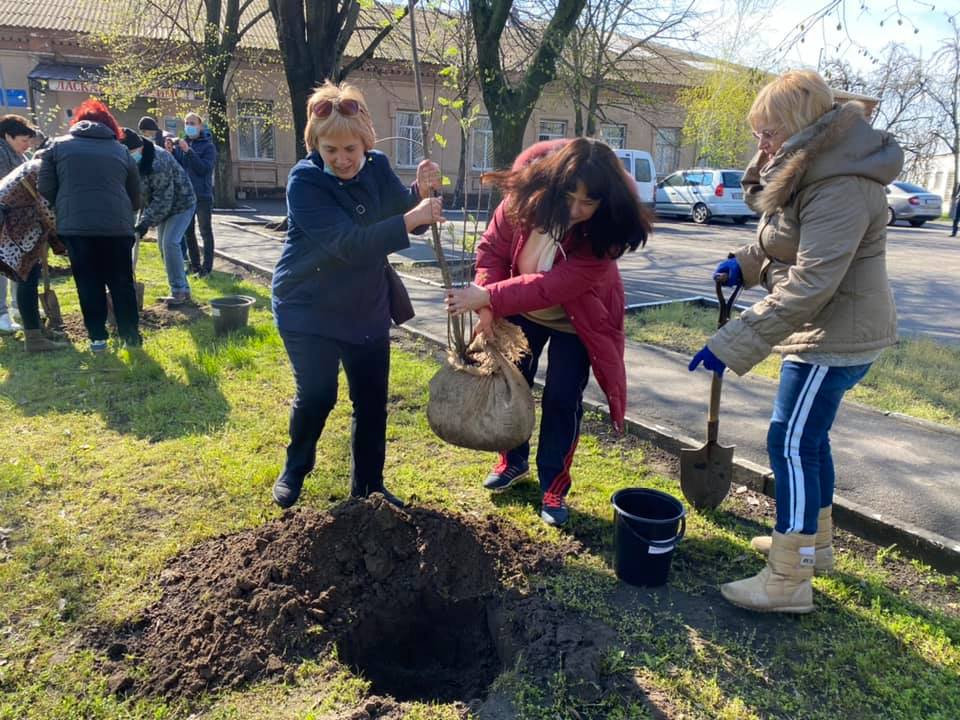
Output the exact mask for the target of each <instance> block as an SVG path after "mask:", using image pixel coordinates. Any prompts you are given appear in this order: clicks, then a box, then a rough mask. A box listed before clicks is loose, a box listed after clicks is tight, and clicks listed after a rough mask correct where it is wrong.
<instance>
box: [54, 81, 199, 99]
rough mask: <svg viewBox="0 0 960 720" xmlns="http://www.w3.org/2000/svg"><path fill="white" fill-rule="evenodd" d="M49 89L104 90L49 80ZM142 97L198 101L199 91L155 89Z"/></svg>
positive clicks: (97, 92)
mask: <svg viewBox="0 0 960 720" xmlns="http://www.w3.org/2000/svg"><path fill="white" fill-rule="evenodd" d="M47 89H48V90H53V91H55V92H71V93H80V94H82V95H100V94H102V92H103V88H102V87H101V85H100V83H98V82H96V81H91V80H57V79H53V80H47ZM140 97H147V98H155V99H158V100H196V99H197V91H196V90H188V89H186V88H155V89H153V90H145V91H144V92H142V93H140Z"/></svg>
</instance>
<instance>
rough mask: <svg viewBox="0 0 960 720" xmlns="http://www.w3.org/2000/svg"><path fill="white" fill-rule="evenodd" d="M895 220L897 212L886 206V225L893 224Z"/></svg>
mask: <svg viewBox="0 0 960 720" xmlns="http://www.w3.org/2000/svg"><path fill="white" fill-rule="evenodd" d="M896 222H897V214H896V213H895V212H894V211H893V208H892V207H888V208H887V225H895V224H896Z"/></svg>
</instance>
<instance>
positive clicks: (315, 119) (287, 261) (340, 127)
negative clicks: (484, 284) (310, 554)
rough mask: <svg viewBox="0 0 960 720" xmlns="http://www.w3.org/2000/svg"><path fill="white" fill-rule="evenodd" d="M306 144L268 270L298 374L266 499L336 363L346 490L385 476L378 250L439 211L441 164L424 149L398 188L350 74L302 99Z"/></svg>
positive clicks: (308, 430)
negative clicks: (347, 430)
mask: <svg viewBox="0 0 960 720" xmlns="http://www.w3.org/2000/svg"><path fill="white" fill-rule="evenodd" d="M307 118H308V119H307V127H306V130H305V133H304V143H305V144H306V147H307V150H308V152H309V155H307V157H306V158H305V159H303V160H301V161H300V162H298V163H297V164H296V165H295V166H294V167H293V170H291V171H290V176H289V178H288V179H287V208H288V210H287V221H288V230H287V237H286V242H285V243H284V246H283V252H282V253H281V255H280V261H279V262H278V263H277V266H276V268H275V270H274V274H273V312H274V317H275V319H276V323H277V327H278V328H279V330H280V336H281V338H282V339H283V343H284V346H285V347H286V349H287V354H288V355H289V357H290V362H291V364H292V365H293V375H294V380H295V382H296V389H297V393H296V397H295V398H294V400H293V407H292V408H291V410H290V444H289V445H288V446H287V459H286V463H285V465H284V468H283V472H282V473H281V474H280V477H279V478H277V481H276V483H275V484H274V486H273V499H274V501H275V502H276V503H277V504H278V505H280V506H281V507H284V508H287V507H290V506H291V505H293V504H294V503H295V502H296V501H297V499H298V498H299V497H300V491H301V488H302V487H303V479H304V477H305V476H306V475H307V473H308V472H310V470H311V469H313V465H314V459H315V453H316V445H317V441H318V440H319V439H320V433H321V432H322V431H323V426H324V423H325V422H326V419H327V415H329V413H330V411H331V410H332V409H333V406H334V404H335V403H336V401H337V374H338V372H339V367H340V363H341V362H342V363H343V368H344V371H345V372H346V375H347V383H348V384H349V386H350V399H351V401H352V402H353V425H352V430H351V440H352V453H353V462H352V463H351V485H350V494H351V495H353V496H354V497H366V496H367V495H369V494H370V493H371V492H379V493H382V494H383V495H384V497H386V499H387V500H389V501H390V502H392V503H394V504H397V505H402V503H401V501H400V500H399V499H398V498H397V497H395V496H394V495H393V494H392V493H389V492H388V491H387V490H386V488H385V487H384V485H383V466H384V458H385V454H386V429H387V377H388V375H389V371H390V335H389V329H390V301H389V295H388V285H387V272H386V270H387V267H386V258H387V255H389V254H390V253H392V252H394V251H397V250H402V249H404V248H406V247H409V245H410V238H409V235H408V233H410V232H412V231H415V230H417V229H419V230H420V231H422V230H423V229H425V228H424V226H426V225H428V224H430V223H432V222H443V216H442V209H441V201H440V198H433V197H430V196H431V193H432V191H433V190H439V189H440V169H439V167H437V165H436V164H435V163H432V162H429V161H427V160H424V161H423V162H421V163H420V165H419V167H418V168H417V181H416V182H415V183H414V185H413V186H412V187H410V188H407V187H404V186H403V185H402V184H401V183H400V180H399V179H398V178H397V176H396V175H395V174H394V172H393V170H391V169H390V165H389V163H388V162H387V158H386V156H385V155H384V154H383V153H380V152H377V151H375V150H373V149H372V148H373V144H374V142H375V139H376V138H375V134H374V130H373V122H372V120H371V118H370V114H369V112H368V110H367V106H366V103H365V102H364V99H363V95H362V94H361V93H360V91H359V90H357V89H356V88H355V87H353V86H352V85H347V84H343V85H339V86H338V85H334V84H333V83H330V82H327V83H325V84H324V85H323V87H321V88H319V89H318V90H317V91H316V92H314V93H313V95H312V96H311V97H310V99H309V101H308V102H307Z"/></svg>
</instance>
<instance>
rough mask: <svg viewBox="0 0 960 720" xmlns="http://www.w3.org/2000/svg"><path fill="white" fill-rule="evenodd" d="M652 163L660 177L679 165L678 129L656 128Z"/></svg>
mask: <svg viewBox="0 0 960 720" xmlns="http://www.w3.org/2000/svg"><path fill="white" fill-rule="evenodd" d="M653 162H654V164H655V165H656V166H657V172H658V173H660V174H661V175H666V174H667V173H672V172H673V171H674V170H676V169H677V167H678V166H679V165H680V128H658V129H657V131H656V137H655V138H654V150H653Z"/></svg>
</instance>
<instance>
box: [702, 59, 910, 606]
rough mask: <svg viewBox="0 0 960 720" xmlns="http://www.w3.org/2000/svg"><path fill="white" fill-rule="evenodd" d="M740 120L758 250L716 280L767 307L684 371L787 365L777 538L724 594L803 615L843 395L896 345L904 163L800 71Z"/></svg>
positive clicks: (774, 461)
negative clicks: (899, 190)
mask: <svg viewBox="0 0 960 720" xmlns="http://www.w3.org/2000/svg"><path fill="white" fill-rule="evenodd" d="M747 120H748V121H749V123H750V125H751V126H752V127H753V134H754V137H755V138H756V139H757V150H758V152H757V154H756V156H755V157H754V158H753V160H752V161H751V163H750V166H749V167H748V168H747V170H746V172H745V174H744V176H743V181H742V182H743V188H744V191H745V194H746V199H747V203H748V204H750V206H751V207H752V208H753V209H754V210H756V211H758V212H760V213H762V217H761V218H760V222H759V223H758V229H757V241H756V242H755V243H753V244H751V245H746V246H744V247H741V248H739V249H738V250H736V251H735V252H734V253H733V254H732V256H731V257H730V258H728V259H727V260H725V261H723V262H722V263H720V265H718V266H717V268H716V270H715V271H714V280H720V281H724V282H725V283H726V284H727V285H737V284H742V285H743V286H744V287H752V286H754V285H763V287H764V288H765V289H766V291H767V295H766V297H764V298H763V299H762V300H760V301H759V302H757V303H755V304H754V305H753V306H752V307H750V308H749V309H747V310H745V311H744V312H743V313H742V314H741V315H740V316H739V317H737V318H735V319H733V320H731V321H730V322H728V323H727V324H726V325H725V326H724V327H723V328H721V329H720V330H718V331H717V332H716V333H715V334H714V335H713V337H711V338H710V340H709V341H708V342H707V344H706V346H705V347H704V348H703V349H702V350H700V351H699V352H698V353H697V354H696V355H695V356H694V358H693V360H692V361H691V362H690V370H691V371H692V370H695V369H696V368H697V367H698V366H699V365H700V364H701V363H702V364H703V366H704V368H705V369H706V370H710V371H713V372H716V373H722V372H723V371H724V369H725V367H730V368H731V369H732V370H733V371H734V372H735V373H737V374H738V375H743V374H745V373H746V372H747V371H749V370H750V368H752V367H753V366H754V365H756V364H757V363H759V362H760V361H761V360H763V359H764V358H765V357H766V356H767V355H768V354H770V353H771V352H778V353H780V354H781V355H782V357H783V361H782V363H781V365H780V387H779V389H778V391H777V397H776V400H775V401H774V406H773V417H772V419H771V420H770V429H769V431H768V433H767V451H768V453H769V456H770V466H771V467H772V468H773V474H774V476H775V479H776V510H777V512H776V515H777V517H776V524H775V526H774V531H773V534H772V536H765V537H757V538H754V539H753V541H752V542H751V545H752V546H753V548H754V549H756V550H757V551H759V552H761V553H763V554H765V555H767V565H766V567H764V568H763V570H761V571H760V573H759V574H758V575H755V576H754V577H750V578H747V579H745V580H739V581H737V582H731V583H726V584H725V585H722V586H721V588H720V590H721V593H722V594H723V596H724V597H725V598H726V599H727V600H728V601H730V602H731V603H733V604H734V605H738V606H740V607H744V608H747V609H750V610H759V611H764V612H782V613H808V612H811V611H812V610H813V609H814V604H813V588H812V585H811V582H810V579H811V577H812V576H813V574H814V573H815V572H817V573H821V572H828V571H829V570H831V569H832V567H833V534H832V528H833V520H832V507H833V490H834V469H833V459H832V455H831V450H830V437H829V432H830V428H831V426H832V425H833V421H834V418H835V417H836V415H837V410H838V409H839V407H840V401H841V400H842V399H843V396H844V394H845V393H846V392H847V391H848V390H850V389H851V388H853V387H854V386H855V385H856V384H857V383H858V382H860V380H862V379H863V378H864V376H865V375H866V374H867V371H868V370H869V369H870V365H871V363H873V362H874V361H875V360H876V359H877V357H879V355H880V352H881V350H882V349H883V348H885V347H887V346H889V345H893V344H894V343H895V342H896V341H897V316H896V309H895V307H894V302H893V293H892V292H891V290H890V282H889V280H888V278H887V264H886V242H887V198H886V191H885V188H886V186H887V184H888V183H890V182H891V181H892V180H893V179H894V178H896V177H897V175H898V174H899V173H900V169H901V168H902V167H903V150H901V149H900V146H899V145H898V144H897V142H896V140H894V138H893V136H892V135H890V134H889V133H886V132H884V131H881V130H876V129H874V128H872V127H871V126H870V123H869V121H868V120H867V119H866V117H865V112H864V108H863V106H862V105H861V104H860V103H858V102H848V103H845V104H842V105H840V104H836V103H834V99H833V92H832V91H831V90H830V88H829V87H828V86H827V84H826V83H825V82H824V80H823V78H822V77H820V75H818V74H817V73H816V72H813V71H810V70H801V71H791V72H788V73H785V74H784V75H781V76H780V77H779V78H777V79H776V80H774V81H773V82H771V83H769V84H768V85H766V86H765V87H764V88H763V89H762V90H761V91H760V93H759V94H758V95H757V98H756V99H755V100H754V102H753V106H752V107H751V108H750V114H749V115H748V116H747Z"/></svg>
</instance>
